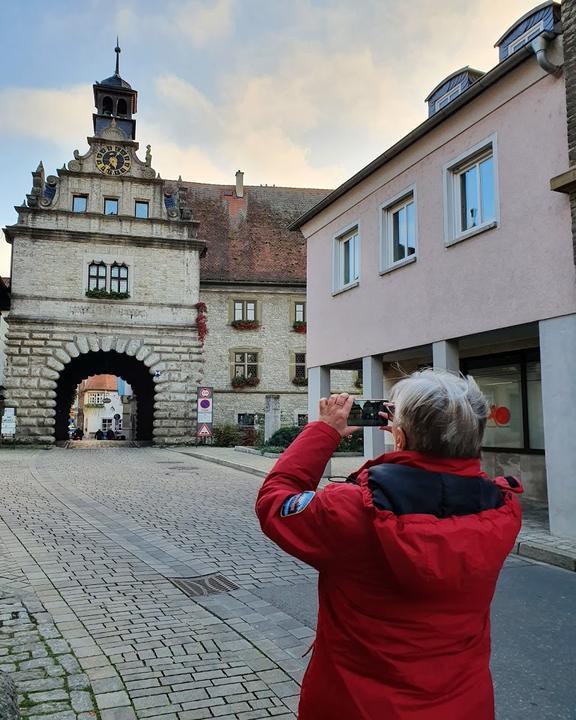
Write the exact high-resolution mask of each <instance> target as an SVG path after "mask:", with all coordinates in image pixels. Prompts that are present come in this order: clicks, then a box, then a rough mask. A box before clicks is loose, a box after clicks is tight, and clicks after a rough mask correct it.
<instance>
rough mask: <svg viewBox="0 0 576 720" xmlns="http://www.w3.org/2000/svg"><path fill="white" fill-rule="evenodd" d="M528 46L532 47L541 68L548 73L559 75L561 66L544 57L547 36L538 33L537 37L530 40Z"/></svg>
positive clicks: (546, 47)
mask: <svg viewBox="0 0 576 720" xmlns="http://www.w3.org/2000/svg"><path fill="white" fill-rule="evenodd" d="M530 46H531V47H532V50H533V51H534V55H536V60H537V62H538V65H540V67H541V68H542V70H545V71H546V72H547V73H549V74H550V75H560V74H561V73H562V66H561V65H555V64H554V63H552V62H550V60H548V58H547V57H546V50H547V49H548V38H546V37H545V36H544V35H538V37H536V38H534V40H532V42H531V43H530Z"/></svg>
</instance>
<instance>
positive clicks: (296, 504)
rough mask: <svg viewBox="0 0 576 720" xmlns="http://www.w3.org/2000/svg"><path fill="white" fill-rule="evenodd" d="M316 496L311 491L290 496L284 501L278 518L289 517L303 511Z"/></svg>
mask: <svg viewBox="0 0 576 720" xmlns="http://www.w3.org/2000/svg"><path fill="white" fill-rule="evenodd" d="M314 495H316V493H315V492H313V491H312V490H307V491H306V492H301V493H298V494H297V495H291V496H290V497H289V498H287V499H286V500H284V502H283V503H282V508H281V510H280V517H288V516H289V515H297V514H298V513H301V512H302V510H305V509H306V508H307V507H308V505H309V504H310V502H311V500H312V498H313V497H314Z"/></svg>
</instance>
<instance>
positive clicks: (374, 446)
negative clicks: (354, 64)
mask: <svg viewBox="0 0 576 720" xmlns="http://www.w3.org/2000/svg"><path fill="white" fill-rule="evenodd" d="M362 396H363V397H365V398H366V399H367V400H369V399H373V400H387V398H386V397H385V395H384V369H383V366H382V360H381V359H380V358H379V357H377V356H374V355H369V356H368V357H365V358H362ZM386 435H388V433H386V432H383V431H382V430H380V429H378V428H371V427H368V428H364V457H365V459H366V460H371V459H372V458H375V457H378V455H382V453H383V452H385V450H386V447H385V444H386Z"/></svg>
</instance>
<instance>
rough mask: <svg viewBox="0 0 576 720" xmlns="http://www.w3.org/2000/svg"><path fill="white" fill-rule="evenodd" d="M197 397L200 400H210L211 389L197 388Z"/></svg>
mask: <svg viewBox="0 0 576 720" xmlns="http://www.w3.org/2000/svg"><path fill="white" fill-rule="evenodd" d="M198 395H199V396H200V397H201V398H211V397H212V388H211V387H199V388H198Z"/></svg>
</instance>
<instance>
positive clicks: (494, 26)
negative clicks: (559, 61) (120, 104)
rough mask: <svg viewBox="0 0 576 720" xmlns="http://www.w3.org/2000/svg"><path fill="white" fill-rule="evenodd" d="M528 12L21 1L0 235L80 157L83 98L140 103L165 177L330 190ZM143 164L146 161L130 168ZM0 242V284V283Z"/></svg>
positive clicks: (4, 104) (8, 74) (448, 2)
mask: <svg viewBox="0 0 576 720" xmlns="http://www.w3.org/2000/svg"><path fill="white" fill-rule="evenodd" d="M536 4H538V0H528V1H527V0H475V2H473V3H472V2H462V0H411V1H410V2H408V1H407V0H288V1H287V0H163V1H162V2H157V0H154V1H153V0H82V2H78V0H51V1H50V2H46V1H45V0H27V2H26V3H22V2H11V3H8V2H3V3H1V7H0V26H1V27H3V28H4V29H5V31H6V30H9V32H7V33H6V32H5V34H4V40H3V51H4V53H3V54H4V58H3V60H4V61H3V71H2V73H1V77H0V157H1V158H2V162H1V163H0V213H1V218H0V220H1V226H4V225H9V224H12V223H14V222H15V221H16V213H15V211H14V209H13V206H14V205H16V204H20V203H21V202H22V200H23V198H24V196H25V194H26V193H27V192H29V190H30V187H31V175H30V172H31V171H32V170H34V169H35V168H36V166H37V165H38V162H39V160H43V162H44V166H45V168H46V171H47V173H54V172H55V170H56V168H58V167H62V165H63V164H64V163H65V162H68V160H70V159H71V158H72V153H73V150H74V149H75V148H78V149H79V150H80V151H81V152H84V151H85V149H86V136H87V135H89V134H90V132H91V129H92V124H91V123H92V119H91V113H92V109H93V108H92V87H91V86H92V83H93V82H94V81H95V80H102V79H103V78H105V77H108V76H109V75H111V74H112V72H113V70H114V58H115V55H114V50H113V49H114V45H115V40H116V34H118V35H119V36H120V45H121V47H122V54H121V65H120V70H121V75H122V76H123V77H124V78H125V79H126V80H128V81H129V82H130V83H131V85H132V87H134V88H135V89H137V90H138V92H139V97H138V108H139V111H138V115H137V134H138V139H139V141H140V142H141V144H142V148H143V149H144V147H145V145H146V144H147V143H150V144H151V145H152V154H153V166H154V167H155V168H156V169H157V170H158V171H159V172H160V173H161V175H162V177H165V178H177V177H178V175H182V177H183V178H184V179H186V180H197V181H205V182H218V183H220V182H225V183H227V182H229V183H232V182H233V179H234V173H235V171H236V170H237V169H241V170H244V172H245V182H246V183H247V184H249V185H250V184H264V183H268V184H275V185H290V186H307V187H324V188H332V187H336V186H337V185H338V184H340V183H341V182H342V181H344V180H345V179H346V178H347V177H349V176H350V175H352V174H353V173H354V172H355V171H356V170H358V169H360V168H361V167H363V166H364V165H366V163H368V162H369V161H370V160H372V159H373V158H374V157H375V156H376V155H379V154H380V153H381V152H383V151H384V150H385V149H386V148H387V147H388V146H389V145H391V144H392V143H393V142H394V141H396V140H398V139H399V138H400V137H402V136H403V135H404V134H406V133H407V132H408V131H409V130H411V129H412V128H413V127H414V126H415V125H417V124H419V123H420V122H421V121H422V120H424V119H425V117H426V107H425V104H424V98H425V97H426V95H427V94H428V92H429V91H430V90H431V89H432V88H433V87H434V86H435V85H436V84H437V82H438V81H440V80H441V79H442V78H443V77H445V76H446V75H448V74H449V73H450V72H452V71H453V70H455V69H457V68H459V67H462V66H464V65H471V66H472V67H475V68H478V69H481V70H488V69H489V68H491V67H493V66H494V65H495V64H496V62H497V52H496V50H495V49H494V47H493V45H494V41H495V40H496V39H497V38H498V37H499V36H500V35H501V33H502V32H503V31H504V30H505V29H506V28H507V27H508V26H509V25H510V24H512V23H513V22H514V20H516V19H517V18H518V17H520V16H521V15H522V14H523V13H524V12H526V10H529V9H530V8H531V7H533V6H535V5H536ZM142 155H143V153H142ZM9 253H10V250H9V246H8V245H7V244H6V243H5V242H4V240H3V239H2V238H0V273H1V274H2V275H7V274H9Z"/></svg>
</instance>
